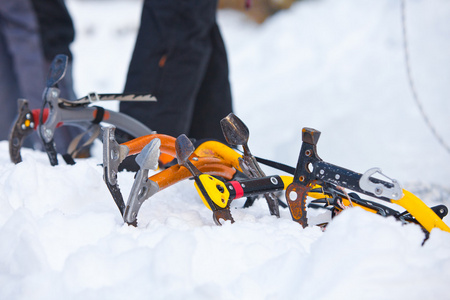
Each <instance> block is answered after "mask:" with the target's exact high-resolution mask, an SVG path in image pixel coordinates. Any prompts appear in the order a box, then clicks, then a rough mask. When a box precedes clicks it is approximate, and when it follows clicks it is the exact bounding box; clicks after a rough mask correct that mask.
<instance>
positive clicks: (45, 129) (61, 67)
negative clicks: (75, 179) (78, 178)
mask: <svg viewBox="0 0 450 300" xmlns="http://www.w3.org/2000/svg"><path fill="white" fill-rule="evenodd" d="M67 63H68V57H67V55H63V54H59V55H57V56H56V57H55V58H54V59H53V61H52V64H51V66H50V71H49V73H48V76H47V83H46V88H45V91H44V94H43V102H44V103H43V104H42V109H41V112H40V115H39V124H40V125H39V130H38V132H39V136H40V138H41V140H42V143H43V144H44V149H45V152H47V155H48V158H49V159H50V164H51V165H52V166H55V165H57V164H58V158H57V154H56V145H55V141H54V139H53V134H54V132H53V129H52V126H47V125H46V124H44V108H45V106H46V105H47V104H48V105H49V107H50V109H52V105H53V104H52V103H56V102H57V99H58V97H59V93H60V91H59V89H58V88H57V87H56V85H57V84H58V82H60V81H61V79H63V78H64V75H65V74H66V69H67ZM48 121H49V123H50V124H51V123H52V122H53V123H55V122H56V121H55V120H48ZM55 127H56V124H55Z"/></svg>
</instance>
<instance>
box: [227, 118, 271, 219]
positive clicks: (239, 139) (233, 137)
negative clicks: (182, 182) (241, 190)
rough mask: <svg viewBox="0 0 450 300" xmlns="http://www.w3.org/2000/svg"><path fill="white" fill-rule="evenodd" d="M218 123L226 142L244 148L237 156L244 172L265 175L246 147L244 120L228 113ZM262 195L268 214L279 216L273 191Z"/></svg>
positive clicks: (249, 175) (246, 130)
mask: <svg viewBox="0 0 450 300" xmlns="http://www.w3.org/2000/svg"><path fill="white" fill-rule="evenodd" d="M220 125H221V127H222V132H223V135H224V136H225V139H226V140H227V142H228V143H229V144H230V145H233V146H242V148H243V149H244V154H243V156H242V158H239V163H240V166H241V168H242V170H243V172H244V174H245V175H247V176H248V177H249V178H260V177H265V176H266V175H265V174H264V172H263V170H262V169H261V167H260V166H259V164H258V162H257V161H256V158H255V157H254V156H253V155H252V153H251V152H250V148H249V147H248V139H249V136H250V132H249V130H248V127H247V126H246V125H245V124H244V122H242V120H241V119H239V118H238V117H237V116H236V115H235V114H233V113H230V114H229V115H228V116H226V117H225V118H223V119H222V120H221V121H220ZM264 197H265V198H266V201H267V205H268V206H269V211H270V214H271V215H275V216H277V217H280V210H279V207H278V203H279V199H278V197H277V196H275V194H274V193H266V194H264Z"/></svg>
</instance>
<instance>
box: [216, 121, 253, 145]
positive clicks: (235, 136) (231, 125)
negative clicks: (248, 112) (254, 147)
mask: <svg viewBox="0 0 450 300" xmlns="http://www.w3.org/2000/svg"><path fill="white" fill-rule="evenodd" d="M220 126H221V127H222V132H223V135H224V136H225V139H226V140H227V142H228V144H230V145H235V146H238V145H239V146H240V145H246V144H247V142H248V138H249V135H250V132H249V130H248V128H247V126H246V125H245V124H244V122H242V120H241V119H239V118H238V117H237V116H236V115H235V114H233V113H230V114H229V115H228V116H226V117H225V118H223V119H222V120H220Z"/></svg>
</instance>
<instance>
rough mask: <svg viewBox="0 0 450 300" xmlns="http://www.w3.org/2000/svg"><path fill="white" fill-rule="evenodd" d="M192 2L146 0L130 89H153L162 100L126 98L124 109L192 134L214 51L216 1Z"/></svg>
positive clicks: (154, 125)
mask: <svg viewBox="0 0 450 300" xmlns="http://www.w3.org/2000/svg"><path fill="white" fill-rule="evenodd" d="M211 3H212V4H211ZM188 4H189V5H187V4H186V3H183V2H179V1H173V2H168V1H150V0H149V1H146V2H145V3H144V8H143V12H142V20H141V27H140V29H139V33H138V38H137V41H136V46H135V50H134V53H133V57H132V61H131V63H130V68H129V72H128V77H127V83H126V86H125V92H126V93H152V94H154V95H155V96H156V98H157V102H156V103H136V102H131V103H125V102H124V103H121V104H120V111H121V112H124V113H126V114H129V115H130V116H132V117H134V118H136V119H138V120H140V121H141V122H143V123H144V124H146V125H147V126H149V127H150V128H151V129H153V130H156V131H158V132H159V133H165V134H169V135H172V136H178V135H179V134H181V133H186V134H188V131H189V128H190V124H191V120H192V115H193V110H194V105H195V103H194V102H195V98H196V95H197V93H198V90H199V88H200V84H201V82H202V80H203V78H204V74H205V72H206V68H207V65H208V61H209V57H210V55H211V51H212V48H211V42H210V36H209V33H210V31H211V28H212V26H213V25H214V22H213V20H214V19H213V18H211V15H212V16H214V13H215V8H214V5H213V4H214V2H211V1H209V0H208V1H205V2H204V3H201V2H197V1H191V2H189V3H188ZM185 5H187V6H185Z"/></svg>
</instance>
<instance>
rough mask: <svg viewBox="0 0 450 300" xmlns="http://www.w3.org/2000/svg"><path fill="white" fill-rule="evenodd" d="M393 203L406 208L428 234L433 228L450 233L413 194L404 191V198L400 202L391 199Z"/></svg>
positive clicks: (436, 216)
mask: <svg viewBox="0 0 450 300" xmlns="http://www.w3.org/2000/svg"><path fill="white" fill-rule="evenodd" d="M391 202H392V203H395V204H398V205H400V206H401V207H403V208H405V209H406V210H407V211H408V212H409V213H410V214H411V215H412V216H413V217H414V218H416V220H417V221H418V222H419V223H420V224H421V225H422V226H423V227H424V228H425V229H426V230H428V232H431V230H432V229H433V228H439V229H441V230H443V231H447V232H450V227H448V225H447V224H445V223H444V221H442V219H441V218H439V216H438V215H436V213H435V212H434V211H433V210H432V209H431V208H429V207H428V206H427V205H426V204H425V203H423V202H422V200H420V199H419V198H418V197H417V196H416V195H414V194H413V193H411V192H408V191H407V190H403V197H402V198H401V199H399V200H392V199H391Z"/></svg>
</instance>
